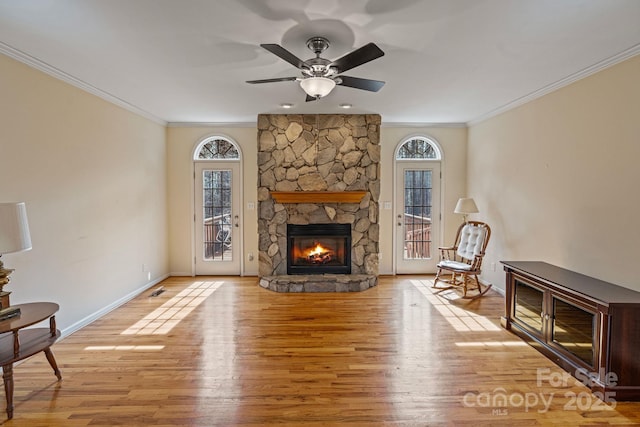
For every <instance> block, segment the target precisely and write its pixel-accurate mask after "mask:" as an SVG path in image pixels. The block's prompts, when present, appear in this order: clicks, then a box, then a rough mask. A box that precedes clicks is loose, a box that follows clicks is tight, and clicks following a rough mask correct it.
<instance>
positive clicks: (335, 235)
mask: <svg viewBox="0 0 640 427" xmlns="http://www.w3.org/2000/svg"><path fill="white" fill-rule="evenodd" d="M325 273H332V274H351V224H308V225H298V224H288V225H287V274H325Z"/></svg>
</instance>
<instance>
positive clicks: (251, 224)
mask: <svg viewBox="0 0 640 427" xmlns="http://www.w3.org/2000/svg"><path fill="white" fill-rule="evenodd" d="M214 135H217V136H225V137H227V138H229V139H231V140H232V141H234V142H235V143H236V144H238V145H239V146H240V150H241V151H242V158H243V162H242V163H243V188H242V225H243V234H244V242H243V248H244V250H243V252H244V253H243V267H242V269H243V271H242V272H241V274H243V275H248V276H257V275H258V243H257V242H258V217H257V214H256V210H255V209H256V208H257V206H258V203H257V197H258V194H257V192H258V187H257V183H258V159H257V154H258V145H257V137H258V130H257V128H256V126H255V125H250V126H247V127H224V126H220V127H168V128H167V147H168V149H167V154H168V162H167V171H168V176H169V186H168V194H169V240H170V242H171V244H170V248H169V258H170V259H171V263H170V271H171V274H172V275H176V276H190V275H192V274H193V267H192V266H193V256H194V252H193V239H192V236H193V212H194V211H193V195H194V192H193V191H194V190H193V185H194V181H193V154H194V150H195V148H196V146H197V145H198V144H199V143H200V142H201V141H202V140H203V139H204V138H206V137H209V136H214ZM249 203H253V206H254V209H253V210H250V209H248V204H249ZM249 252H252V253H253V255H254V258H253V261H249V259H248V256H247V254H248V253H249Z"/></svg>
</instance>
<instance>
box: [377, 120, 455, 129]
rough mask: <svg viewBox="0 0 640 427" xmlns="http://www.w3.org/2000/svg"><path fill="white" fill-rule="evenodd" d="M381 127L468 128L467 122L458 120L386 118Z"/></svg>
mask: <svg viewBox="0 0 640 427" xmlns="http://www.w3.org/2000/svg"><path fill="white" fill-rule="evenodd" d="M380 127H383V128H466V127H467V124H466V123H457V122H443V123H433V122H425V123H420V122H385V121H384V120H383V121H382V123H381V124H380Z"/></svg>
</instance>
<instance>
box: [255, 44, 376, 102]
mask: <svg viewBox="0 0 640 427" xmlns="http://www.w3.org/2000/svg"><path fill="white" fill-rule="evenodd" d="M260 46H261V47H263V48H265V49H266V50H268V51H269V52H271V53H273V54H274V55H276V56H278V57H279V58H281V59H283V60H285V61H287V62H288V63H289V64H291V65H293V66H294V67H296V68H298V69H299V70H300V71H301V72H302V77H281V78H275V79H263V80H249V81H247V83H251V84H255V83H273V82H287V81H294V80H295V81H298V82H300V87H302V89H303V90H304V91H305V93H306V94H307V99H306V100H307V101H315V100H317V99H320V98H322V97H323V96H327V95H328V94H329V93H330V92H331V91H332V90H333V88H334V87H335V86H336V85H340V86H347V87H352V88H355V89H362V90H368V91H371V92H377V91H379V90H380V89H381V88H382V86H384V82H382V81H379V80H370V79H363V78H359V77H351V76H344V75H341V74H342V73H344V72H345V71H348V70H350V69H352V68H355V67H358V66H360V65H362V64H366V63H367V62H369V61H373V60H374V59H377V58H380V57H381V56H383V55H384V52H383V51H382V50H381V49H380V48H379V47H378V46H376V45H375V44H374V43H369V44H366V45H364V46H362V47H361V48H358V49H356V50H354V51H353V52H350V53H348V54H346V55H344V56H343V57H341V58H339V59H336V60H335V61H330V60H328V59H325V58H321V57H320V54H321V53H322V52H324V51H325V50H327V48H328V47H329V40H327V39H326V38H324V37H312V38H310V39H309V40H307V47H308V48H309V50H311V51H312V52H313V53H315V55H316V57H315V58H311V59H308V60H306V61H302V60H301V59H300V58H298V57H297V56H295V55H294V54H292V53H291V52H289V51H288V50H286V49H285V48H283V47H282V46H280V45H278V44H261V45H260Z"/></svg>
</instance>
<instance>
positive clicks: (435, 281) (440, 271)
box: [431, 268, 442, 288]
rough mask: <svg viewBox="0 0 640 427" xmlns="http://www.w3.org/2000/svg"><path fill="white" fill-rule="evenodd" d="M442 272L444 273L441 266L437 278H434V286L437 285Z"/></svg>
mask: <svg viewBox="0 0 640 427" xmlns="http://www.w3.org/2000/svg"><path fill="white" fill-rule="evenodd" d="M440 274H442V269H441V268H439V269H438V272H437V273H436V278H435V279H433V285H432V286H431V287H432V288H435V287H436V283H438V280H440Z"/></svg>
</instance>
